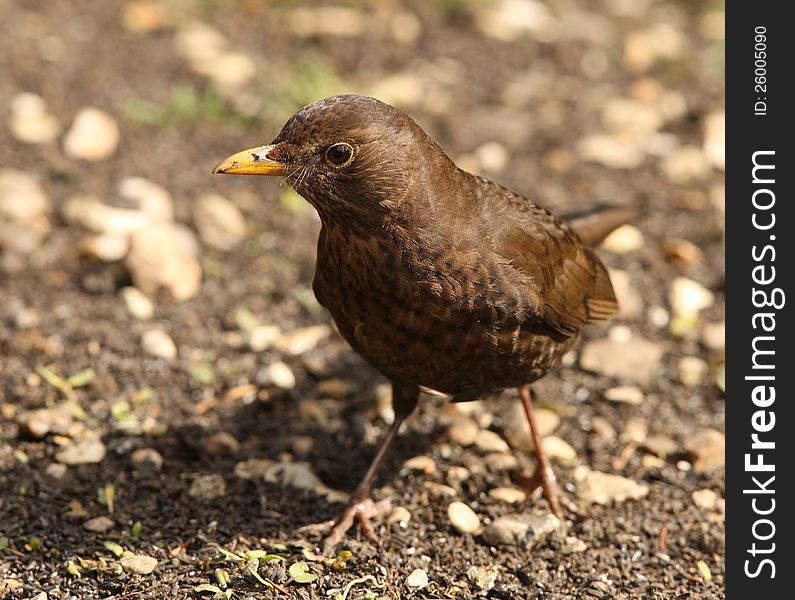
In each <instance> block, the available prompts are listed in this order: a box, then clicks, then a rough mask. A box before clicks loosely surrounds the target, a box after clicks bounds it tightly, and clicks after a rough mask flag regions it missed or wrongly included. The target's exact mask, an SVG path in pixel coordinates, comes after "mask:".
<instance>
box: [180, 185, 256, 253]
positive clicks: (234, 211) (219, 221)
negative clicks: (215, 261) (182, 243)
mask: <svg viewBox="0 0 795 600" xmlns="http://www.w3.org/2000/svg"><path fill="white" fill-rule="evenodd" d="M193 222H194V223H195V224H196V229H198V231H199V237H200V238H201V239H202V241H203V242H204V243H205V244H208V245H210V246H212V247H214V248H218V249H220V250H231V249H232V248H234V247H235V246H236V245H237V244H238V243H240V241H241V240H242V239H243V238H244V237H245V235H246V221H245V220H244V219H243V215H242V214H241V212H240V209H238V208H237V206H235V205H234V204H232V203H231V202H230V201H229V200H227V199H226V198H224V197H223V196H220V195H218V194H208V195H206V196H202V197H201V198H199V200H198V201H197V203H196V208H195V209H194V212H193Z"/></svg>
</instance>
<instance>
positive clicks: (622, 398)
mask: <svg viewBox="0 0 795 600" xmlns="http://www.w3.org/2000/svg"><path fill="white" fill-rule="evenodd" d="M602 396H604V398H605V400H610V402H619V403H622V404H631V405H633V406H640V405H641V404H643V400H644V399H645V396H644V394H643V390H641V389H640V388H639V387H637V386H635V385H619V386H616V387H612V388H609V389H606V390H605V391H604V393H603V394H602Z"/></svg>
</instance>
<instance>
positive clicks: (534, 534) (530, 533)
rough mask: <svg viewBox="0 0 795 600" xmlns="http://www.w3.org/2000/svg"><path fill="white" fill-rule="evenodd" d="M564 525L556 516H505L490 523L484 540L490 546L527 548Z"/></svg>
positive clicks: (485, 531)
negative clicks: (532, 542) (531, 543)
mask: <svg viewBox="0 0 795 600" xmlns="http://www.w3.org/2000/svg"><path fill="white" fill-rule="evenodd" d="M561 525H562V523H561V521H560V519H558V518H557V517H556V516H555V515H553V514H551V513H547V514H545V515H542V516H528V515H523V514H515V515H505V516H503V517H499V518H497V519H495V520H494V521H492V522H491V523H489V524H488V525H487V526H486V527H485V529H484V530H483V540H484V541H485V542H486V543H487V544H488V545H489V546H520V547H525V546H527V545H528V544H529V543H530V541H537V540H540V539H542V538H543V537H545V536H547V535H548V534H550V533H552V532H553V531H556V530H557V529H559V528H560V527H561Z"/></svg>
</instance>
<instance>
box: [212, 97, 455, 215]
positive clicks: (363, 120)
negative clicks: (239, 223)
mask: <svg viewBox="0 0 795 600" xmlns="http://www.w3.org/2000/svg"><path fill="white" fill-rule="evenodd" d="M429 157H430V158H429ZM436 160H446V161H449V159H448V158H447V157H446V156H445V155H444V153H443V152H442V151H441V149H440V148H439V146H438V145H437V144H436V143H435V142H434V141H433V140H431V139H430V138H429V137H428V136H427V135H426V134H425V132H424V131H423V130H422V129H421V128H420V127H419V125H417V124H416V123H415V122H414V121H413V120H412V119H411V118H410V117H409V116H408V115H406V114H405V113H403V112H401V111H400V110H398V109H396V108H394V107H392V106H390V105H388V104H385V103H383V102H380V101H379V100H376V99H374V98H368V97H364V96H355V95H343V96H332V97H330V98H325V99H323V100H319V101H317V102H315V103H313V104H310V105H309V106H306V107H304V108H302V109H301V110H299V111H298V112H297V113H295V114H294V115H293V116H292V117H290V119H289V120H288V121H287V123H285V125H284V127H283V128H282V130H281V132H280V133H279V135H278V136H276V139H274V140H273V141H272V142H271V143H270V144H268V145H265V146H258V147H255V148H250V149H248V150H243V151H241V152H238V153H236V154H233V155H232V156H230V157H229V158H227V159H226V160H224V161H223V162H221V163H220V164H219V165H218V166H217V167H215V169H213V173H225V174H231V175H271V176H280V177H284V180H285V181H286V182H287V183H288V184H290V185H291V186H292V187H293V188H294V189H295V190H296V191H297V192H298V193H299V194H301V195H302V196H303V197H304V198H306V199H307V200H308V201H309V202H310V203H311V204H312V205H313V206H314V207H315V208H316V209H317V211H318V213H320V216H321V218H322V219H324V220H326V219H341V218H344V219H350V218H359V219H361V218H365V219H367V220H372V219H378V218H382V217H383V216H384V215H386V214H389V213H390V212H391V211H393V210H394V209H395V208H396V207H398V206H400V205H401V204H402V203H403V202H405V201H406V199H407V198H408V197H410V196H411V188H412V187H413V184H414V183H415V182H419V181H422V179H423V178H424V177H425V176H426V174H427V173H428V171H429V166H430V165H429V164H427V163H428V162H434V161H436Z"/></svg>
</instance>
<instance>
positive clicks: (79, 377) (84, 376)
mask: <svg viewBox="0 0 795 600" xmlns="http://www.w3.org/2000/svg"><path fill="white" fill-rule="evenodd" d="M96 376H97V374H96V373H95V372H94V369H91V368H88V369H83V370H82V371H78V372H77V373H75V374H74V375H72V376H71V377H70V378H69V379H67V380H66V383H68V384H69V385H71V386H72V387H73V388H76V387H83V386H86V385H88V384H89V383H91V382H92V381H94V378H95V377H96Z"/></svg>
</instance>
